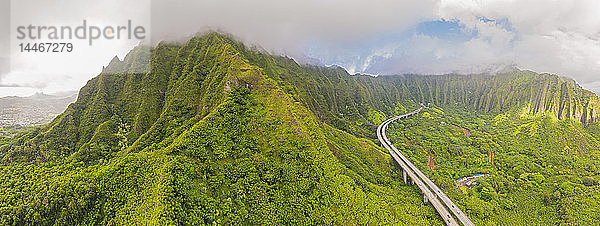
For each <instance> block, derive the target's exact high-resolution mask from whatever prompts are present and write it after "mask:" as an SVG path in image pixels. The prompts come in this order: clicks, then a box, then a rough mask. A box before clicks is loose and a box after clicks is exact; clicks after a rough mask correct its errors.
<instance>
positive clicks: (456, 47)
mask: <svg viewBox="0 0 600 226" xmlns="http://www.w3.org/2000/svg"><path fill="white" fill-rule="evenodd" d="M72 10H75V11H76V10H78V9H72ZM599 12H600V1H598V0H572V1H567V0H565V1H557V0H520V1H516V0H423V1H412V0H372V1H371V0H369V1H366V0H327V1H321V0H303V1H297V0H293V1H280V0H254V1H247V0H200V1H191V0H172V1H167V0H153V1H152V13H151V19H152V35H151V36H152V39H154V41H155V42H157V41H160V40H184V39H185V38H186V37H190V36H192V35H194V34H195V33H197V32H202V31H206V30H210V29H218V30H222V31H225V32H228V33H231V34H233V35H235V36H237V37H238V38H240V39H242V40H243V41H245V42H246V43H248V44H256V45H259V46H261V47H263V48H264V49H266V50H268V51H269V52H271V53H273V54H283V55H288V56H291V57H294V58H295V59H298V60H300V61H311V62H314V61H315V60H314V59H317V60H318V61H320V62H321V63H323V64H325V65H330V64H337V65H341V66H343V67H345V68H346V69H348V71H350V72H352V73H355V72H362V73H370V74H402V73H418V74H444V73H453V72H456V73H479V72H482V71H493V70H497V69H499V68H502V67H503V66H505V65H517V66H518V67H519V68H522V69H529V70H533V71H537V72H550V73H556V74H560V75H563V76H568V77H572V78H574V79H576V80H577V81H578V82H579V83H580V84H582V85H583V86H584V87H585V88H588V89H591V90H593V91H596V92H597V93H600V13H599ZM432 21H433V22H435V21H441V22H442V24H441V25H439V24H436V23H431V24H430V22H432ZM446 25H449V26H446ZM106 63H107V62H98V65H103V64H106ZM99 67H100V66H99ZM97 69H98V68H93V70H91V72H95V71H97ZM95 74H96V73H90V74H89V75H87V76H88V79H89V78H91V77H93V76H95ZM6 79H7V80H5V81H8V79H9V78H6ZM17 80H18V79H15V80H14V81H13V83H15V84H18V83H19V81H17ZM25 83H31V81H23V84H25ZM81 85H83V84H81Z"/></svg>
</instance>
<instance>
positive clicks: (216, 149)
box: [0, 32, 600, 225]
mask: <svg viewBox="0 0 600 226" xmlns="http://www.w3.org/2000/svg"><path fill="white" fill-rule="evenodd" d="M147 56H149V58H150V59H151V60H150V62H146V61H144V59H148V57H147ZM140 69H148V71H149V73H147V74H137V73H135V72H138V71H143V70H140ZM420 103H431V104H432V105H433V106H436V107H437V108H435V109H430V110H428V111H427V112H426V113H423V114H422V116H421V115H420V116H419V117H420V118H417V119H411V120H407V121H401V122H400V123H394V124H392V127H391V128H390V129H389V131H390V133H391V138H392V140H393V141H394V142H395V143H397V146H398V147H400V148H401V149H404V150H405V152H407V155H408V156H409V157H410V158H412V159H413V160H414V161H415V163H416V164H417V165H418V166H419V167H420V168H421V169H423V171H424V172H426V173H428V174H431V176H432V179H434V180H435V181H436V182H437V183H439V184H440V185H441V186H440V187H442V188H443V189H444V191H445V192H447V193H449V195H450V197H452V198H453V199H454V200H456V203H457V204H458V205H460V206H461V207H462V208H463V210H464V211H465V213H467V215H469V217H471V218H472V219H473V220H474V222H475V223H478V224H483V223H490V224H507V223H509V222H520V223H525V224H528V223H539V224H553V222H557V221H560V222H564V223H582V222H583V224H585V220H586V219H590V220H593V219H594V217H596V216H597V215H594V212H593V211H594V210H595V209H600V208H598V202H597V201H596V200H597V198H595V197H598V192H597V189H598V185H597V184H598V183H597V182H596V181H598V179H600V178H598V176H597V171H596V168H595V167H594V166H595V165H596V164H595V163H597V159H598V157H599V153H598V147H600V143H598V140H596V138H595V137H597V136H598V135H599V134H600V130H598V128H597V127H598V126H597V124H596V122H597V121H598V115H597V111H598V110H600V105H599V103H598V97H597V96H596V95H594V94H593V93H591V92H589V91H586V90H584V89H582V88H581V87H579V86H578V85H577V84H576V83H575V82H574V81H573V80H570V79H567V78H562V77H558V76H556V75H549V74H537V73H534V72H529V71H520V70H515V71H512V72H506V73H502V74H498V75H431V76H422V75H403V76H380V77H372V76H366V75H349V74H348V73H347V72H346V71H345V70H344V69H342V68H339V67H329V68H325V67H317V66H309V65H300V64H298V63H296V62H295V61H294V60H292V59H289V58H286V57H280V56H272V55H269V54H266V53H263V52H261V51H258V50H256V49H253V48H249V47H246V46H244V45H243V44H241V43H240V42H237V41H235V40H234V39H233V38H231V37H229V36H228V35H224V34H220V33H214V32H213V33H207V34H203V35H199V36H196V37H194V38H192V39H191V40H189V41H187V42H186V43H181V44H179V43H160V44H159V45H157V46H156V47H152V48H149V47H143V46H142V47H137V48H135V49H134V50H132V51H131V52H130V53H129V54H128V55H127V56H126V57H125V58H124V59H123V60H122V61H121V60H119V59H118V58H115V59H113V60H112V61H111V62H110V64H109V65H108V66H107V67H105V68H104V69H103V72H102V73H101V74H100V75H98V76H97V77H95V78H93V79H91V80H90V81H89V82H88V83H87V84H86V85H85V86H84V87H83V88H81V90H80V92H79V96H78V100H77V101H76V102H75V103H73V104H71V105H70V106H69V108H68V109H67V110H66V111H65V112H64V113H62V114H61V115H59V116H58V117H57V118H55V119H54V120H53V121H52V122H51V123H49V124H48V125H46V126H44V127H40V128H36V129H34V130H32V131H27V132H23V133H21V134H19V135H17V136H15V137H14V138H11V139H7V138H2V140H0V158H1V160H0V168H1V169H0V170H1V171H0V172H1V173H0V200H1V201H0V224H3V225H15V224H17V225H22V224H33V225H38V224H41V225H49V224H68V225H72V224H102V225H106V224H111V225H112V224H114V225H122V224H134V223H138V224H161V225H162V224H215V223H216V224H342V225H349V224H350V225H353V224H400V225H403V224H411V225H441V224H443V222H441V218H440V217H439V216H437V213H436V212H435V210H434V209H433V208H432V207H431V205H429V204H426V203H423V200H422V196H421V194H420V191H418V189H417V188H416V187H414V186H410V185H405V184H404V183H403V182H402V179H401V178H400V177H401V175H400V176H399V175H398V172H399V169H398V166H397V165H396V163H394V162H393V160H392V159H391V158H390V156H389V155H388V153H387V151H386V150H385V149H383V148H381V147H379V144H378V141H377V140H376V135H375V131H376V127H377V126H378V125H379V123H381V122H383V121H384V120H386V119H387V118H389V117H391V116H393V115H396V114H402V113H406V112H409V111H412V110H414V109H416V108H417V107H418V106H419V104H420ZM436 109H437V110H436ZM441 121H444V122H445V123H446V125H447V126H446V127H444V126H440V122H441ZM452 125H455V126H456V127H457V128H464V129H468V130H469V131H471V133H472V134H473V135H472V136H470V137H460V136H458V135H457V133H458V132H457V131H459V132H460V131H462V130H457V129H456V128H455V127H452ZM448 126H450V127H448ZM407 128H410V130H409V129H407ZM401 131H405V134H406V135H405V136H406V138H408V139H409V140H410V141H412V143H411V144H402V143H403V141H404V142H406V141H405V140H404V139H403V138H401V137H402V136H401ZM461 133H462V132H461ZM565 145H568V149H567V148H566V146H565ZM490 152H494V153H495V155H496V160H495V162H489V161H485V159H486V158H487V156H488V155H489V153H490ZM429 153H433V154H434V155H435V164H436V165H437V169H434V170H431V171H427V170H426V169H427V166H426V164H427V156H428V154H429ZM494 164H495V165H494ZM550 165H551V166H552V167H553V168H551V167H549V166H550ZM474 173H489V174H490V175H491V176H490V178H489V179H487V180H485V181H484V182H482V183H481V184H480V185H478V186H477V187H475V188H474V189H472V190H471V191H468V192H465V193H464V194H459V193H458V192H456V188H455V186H454V185H453V180H454V179H457V178H459V177H462V176H468V175H469V174H474ZM538 175H539V176H538ZM540 176H541V177H543V179H541V181H536V180H537V179H539V178H541V177H540ZM533 182H535V183H537V184H533ZM535 186H538V187H535ZM532 188H535V189H532ZM483 189H486V190H483ZM536 189H537V190H536ZM561 189H562V190H561ZM563 190H564V191H563ZM557 192H558V193H557ZM567 193H568V194H567ZM578 203H586V206H585V207H583V206H582V205H578ZM582 209H585V211H583V210H582ZM530 215H531V216H535V217H531V216H530ZM526 218H531V220H529V219H527V220H526Z"/></svg>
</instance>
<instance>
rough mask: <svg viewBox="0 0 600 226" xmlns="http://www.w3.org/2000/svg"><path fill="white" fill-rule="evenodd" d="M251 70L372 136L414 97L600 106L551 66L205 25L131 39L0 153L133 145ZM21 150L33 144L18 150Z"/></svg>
mask: <svg viewBox="0 0 600 226" xmlns="http://www.w3.org/2000/svg"><path fill="white" fill-rule="evenodd" d="M146 59H150V62H148V61H147V60H146ZM251 66H252V67H256V68H258V69H252V68H251ZM253 70H258V71H259V72H260V73H261V74H262V75H264V76H266V77H268V78H269V79H271V80H273V81H274V84H276V85H277V86H278V87H279V88H281V89H282V90H283V91H284V92H285V93H287V94H288V95H290V97H291V98H293V100H294V101H296V102H298V103H299V104H301V105H303V106H304V107H307V108H308V109H310V110H311V112H313V113H314V114H315V115H316V116H317V117H318V118H319V119H320V120H322V121H323V122H325V123H327V124H329V125H331V126H333V127H334V128H337V129H341V130H343V131H346V132H349V133H351V134H354V135H357V136H359V137H368V138H373V139H374V138H375V135H374V133H373V131H374V130H375V128H376V126H377V125H378V124H379V123H380V122H381V121H383V120H385V118H387V117H390V116H391V115H394V114H400V113H403V112H406V111H407V110H410V109H412V108H415V107H417V106H418V105H419V103H432V104H435V105H438V106H442V107H458V108H465V109H469V110H472V111H477V112H481V113H500V112H503V111H508V110H519V111H521V110H522V109H526V112H527V113H528V114H537V113H546V114H551V115H554V116H555V117H556V118H558V119H560V120H564V119H575V120H578V121H581V122H583V123H592V122H596V121H598V117H599V116H598V111H599V110H600V104H599V100H598V97H597V96H596V95H595V94H594V93H592V92H590V91H587V90H584V89H582V88H581V87H580V86H579V85H577V84H576V82H575V81H573V80H571V79H567V78H563V77H559V76H556V75H550V74H538V73H534V72H530V71H521V70H514V71H510V72H504V73H500V74H496V75H455V74H450V75H397V76H379V77H373V76H366V75H349V74H348V73H347V72H346V71H345V70H344V69H342V68H340V67H329V68H324V67H316V66H306V65H299V64H297V63H296V62H295V61H294V60H292V59H289V58H286V57H277V56H272V55H269V54H265V53H263V52H260V51H256V50H253V49H250V48H247V47H245V46H244V45H243V44H241V43H239V42H236V41H234V40H232V39H230V38H229V37H227V36H224V35H222V34H218V33H211V34H209V35H204V36H199V37H195V38H193V39H191V40H190V41H188V42H187V43H185V44H183V45H179V44H166V43H161V44H160V45H158V46H157V47H155V48H152V49H151V48H147V47H138V48H135V49H134V50H132V51H131V52H130V53H129V54H128V55H127V56H126V57H125V59H123V60H122V61H121V60H119V59H118V58H114V59H113V60H112V61H111V63H110V64H109V65H108V66H107V67H106V68H104V70H103V72H102V73H101V74H100V75H99V76H97V77H95V78H93V79H92V80H90V81H89V82H88V83H87V85H86V86H84V87H83V88H82V89H81V90H80V93H79V97H78V100H77V102H76V103H74V104H73V105H72V106H70V107H69V108H68V109H67V110H66V111H65V112H64V113H63V114H61V115H60V116H58V117H57V118H56V119H55V120H54V121H53V122H51V123H50V124H49V125H48V126H47V127H45V128H40V129H38V130H36V131H34V132H32V133H30V134H28V135H27V136H24V137H22V138H20V139H18V140H16V141H14V142H12V143H11V145H8V146H5V147H3V149H0V151H2V152H5V153H6V152H8V153H9V154H8V155H5V156H4V160H5V161H18V160H19V159H21V160H25V161H30V160H33V159H32V158H34V159H38V160H42V159H46V158H47V157H48V156H67V155H71V154H72V153H75V152H77V154H76V156H80V157H81V158H82V159H88V157H86V156H96V157H98V156H109V155H112V154H111V153H114V152H115V151H118V150H121V149H127V148H131V149H132V150H134V151H140V150H142V149H143V148H145V147H147V146H149V145H152V144H153V143H157V142H160V141H162V140H163V139H165V138H168V137H170V136H172V135H174V134H178V133H181V131H182V130H181V129H179V128H180V127H181V126H190V125H193V124H194V123H196V122H197V121H199V120H201V119H202V118H203V117H205V116H206V115H208V114H209V113H210V112H212V111H213V110H214V109H215V107H216V106H218V105H219V104H220V103H221V102H222V101H223V100H224V99H225V98H226V96H227V93H228V91H231V89H232V87H236V86H239V85H244V84H245V85H248V84H250V83H251V82H249V81H244V80H240V79H239V78H238V77H239V76H238V75H239V74H244V73H249V72H252V71H253ZM140 71H148V72H149V73H145V74H144V73H139V72H140ZM28 152H36V153H38V154H37V155H25V154H23V153H28ZM24 156H28V157H27V158H25V157H24ZM96 157H94V158H96Z"/></svg>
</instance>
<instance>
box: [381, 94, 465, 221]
mask: <svg viewBox="0 0 600 226" xmlns="http://www.w3.org/2000/svg"><path fill="white" fill-rule="evenodd" d="M423 108H427V107H425V106H424V105H423V104H421V107H420V108H419V109H417V110H415V111H413V112H410V113H407V114H404V115H399V116H395V117H392V118H390V119H388V120H386V121H384V122H383V123H381V124H380V125H379V126H378V127H377V138H378V139H379V141H380V142H381V144H382V145H383V147H384V148H385V149H387V150H388V151H389V152H390V155H392V157H393V158H394V160H396V162H398V164H399V165H400V167H401V168H402V171H403V173H402V174H403V176H404V182H406V176H407V175H408V177H409V178H410V180H411V181H412V182H413V184H416V185H417V186H418V187H419V189H421V191H422V192H423V201H426V202H427V201H429V202H430V203H431V204H432V205H433V207H434V208H435V209H436V211H437V212H438V213H439V214H440V216H442V218H443V219H444V222H446V224H447V225H459V224H458V223H457V222H456V220H455V219H454V217H456V218H457V219H458V221H460V223H461V224H462V225H465V226H472V225H475V224H473V222H472V221H471V219H469V217H467V215H465V213H463V212H462V211H461V210H460V208H458V207H457V206H456V205H455V204H454V202H452V200H450V198H448V196H447V195H446V194H445V193H444V192H442V190H441V189H440V188H439V187H438V186H437V185H435V184H434V183H433V182H432V181H431V180H429V178H428V177H427V176H425V174H423V173H422V172H421V171H420V170H419V169H418V168H417V167H416V166H415V165H414V164H412V162H411V161H409V160H408V158H406V157H405V156H404V155H403V154H402V153H400V151H399V150H398V149H397V148H396V147H394V145H392V142H390V140H389V139H388V138H387V136H386V135H385V130H386V129H387V126H388V125H389V124H390V123H392V122H393V121H396V120H398V119H403V118H406V117H409V116H411V115H415V114H418V113H419V112H421V110H423ZM448 210H450V211H448ZM450 212H452V214H453V215H454V217H452V216H451V215H450Z"/></svg>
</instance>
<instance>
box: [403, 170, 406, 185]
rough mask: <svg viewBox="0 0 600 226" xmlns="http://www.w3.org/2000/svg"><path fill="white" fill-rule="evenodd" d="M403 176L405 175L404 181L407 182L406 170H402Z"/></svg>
mask: <svg viewBox="0 0 600 226" xmlns="http://www.w3.org/2000/svg"><path fill="white" fill-rule="evenodd" d="M402 177H404V183H405V184H406V171H405V170H402Z"/></svg>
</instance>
